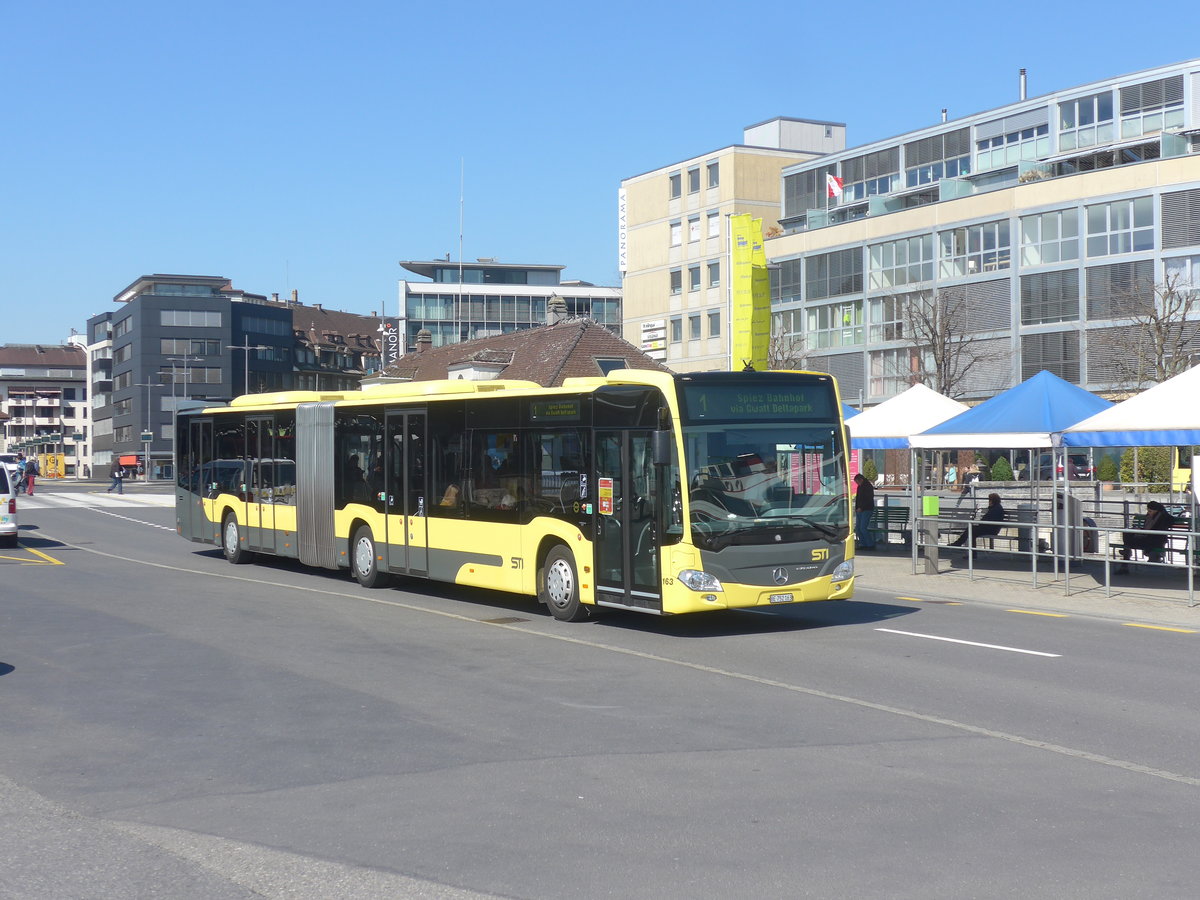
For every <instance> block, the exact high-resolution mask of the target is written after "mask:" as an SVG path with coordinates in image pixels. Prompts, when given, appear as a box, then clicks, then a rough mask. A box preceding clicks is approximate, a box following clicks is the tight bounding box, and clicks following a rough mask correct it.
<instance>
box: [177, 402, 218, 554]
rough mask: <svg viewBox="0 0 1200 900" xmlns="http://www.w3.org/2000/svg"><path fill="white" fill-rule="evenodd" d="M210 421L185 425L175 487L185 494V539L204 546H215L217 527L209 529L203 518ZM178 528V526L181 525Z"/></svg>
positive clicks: (209, 526)
mask: <svg viewBox="0 0 1200 900" xmlns="http://www.w3.org/2000/svg"><path fill="white" fill-rule="evenodd" d="M212 442H213V423H212V419H202V420H200V421H193V422H191V423H190V424H189V425H188V458H187V460H186V461H184V460H182V459H181V460H179V461H178V466H179V483H180V485H181V486H182V488H183V490H184V491H185V492H186V496H187V498H188V499H187V503H188V513H187V520H186V527H187V528H189V529H190V531H189V533H188V534H187V535H185V537H189V536H190V537H193V538H199V539H200V540H202V541H204V542H205V543H207V544H219V543H220V539H219V537H218V535H217V530H218V528H219V526H215V525H213V523H212V522H210V521H209V520H208V516H206V515H205V514H204V499H205V498H206V497H207V496H208V485H207V484H206V483H205V482H206V480H207V478H208V477H209V468H211V466H210V467H208V468H206V467H205V463H206V461H208V460H211V459H212V454H213V449H212ZM181 524H182V523H181Z"/></svg>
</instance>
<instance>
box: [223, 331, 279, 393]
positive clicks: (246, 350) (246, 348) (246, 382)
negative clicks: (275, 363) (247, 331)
mask: <svg viewBox="0 0 1200 900" xmlns="http://www.w3.org/2000/svg"><path fill="white" fill-rule="evenodd" d="M225 349H226V350H241V351H242V353H243V354H244V359H245V365H246V368H245V370H244V371H245V374H244V377H243V380H242V393H244V394H248V393H250V351H251V350H270V349H272V348H271V346H270V345H269V344H251V343H250V338H246V339H245V341H244V342H243V343H241V344H226V345H225Z"/></svg>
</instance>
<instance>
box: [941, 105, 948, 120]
mask: <svg viewBox="0 0 1200 900" xmlns="http://www.w3.org/2000/svg"><path fill="white" fill-rule="evenodd" d="M947 112H948V110H947V109H946V107H944V106H943V107H942V121H943V122H945V121H946V113H947Z"/></svg>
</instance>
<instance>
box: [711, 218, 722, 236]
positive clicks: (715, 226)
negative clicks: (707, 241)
mask: <svg viewBox="0 0 1200 900" xmlns="http://www.w3.org/2000/svg"><path fill="white" fill-rule="evenodd" d="M708 236H709V237H710V238H719V237H720V236H721V214H720V213H715V212H710V213H709V214H708Z"/></svg>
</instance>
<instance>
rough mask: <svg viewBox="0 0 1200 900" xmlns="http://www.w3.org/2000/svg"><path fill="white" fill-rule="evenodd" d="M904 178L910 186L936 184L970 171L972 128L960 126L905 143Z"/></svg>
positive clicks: (967, 173)
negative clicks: (906, 166) (956, 128)
mask: <svg viewBox="0 0 1200 900" xmlns="http://www.w3.org/2000/svg"><path fill="white" fill-rule="evenodd" d="M904 161H905V162H906V163H907V164H908V168H906V169H905V170H904V181H905V184H906V185H907V186H908V187H918V186H919V185H922V184H934V183H936V182H938V181H940V180H941V179H943V178H955V177H957V176H959V175H969V174H970V173H971V129H970V128H960V129H958V130H956V131H947V132H944V133H942V134H934V135H931V136H929V137H927V138H921V139H920V140H916V141H910V142H909V143H907V144H905V145H904Z"/></svg>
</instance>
